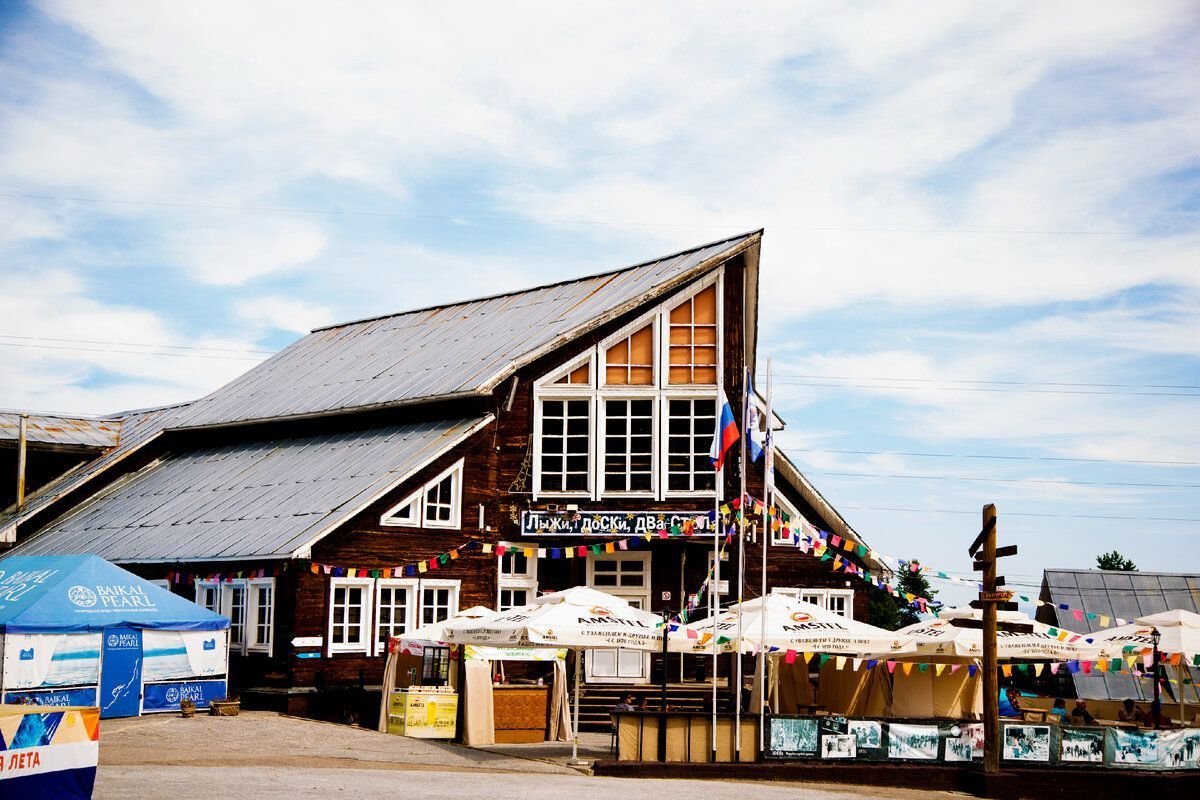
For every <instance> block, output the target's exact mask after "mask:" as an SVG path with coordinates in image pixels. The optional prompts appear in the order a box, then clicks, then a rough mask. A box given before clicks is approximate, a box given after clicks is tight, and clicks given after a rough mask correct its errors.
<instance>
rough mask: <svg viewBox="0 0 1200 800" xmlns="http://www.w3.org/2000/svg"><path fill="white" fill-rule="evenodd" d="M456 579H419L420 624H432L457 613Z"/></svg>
mask: <svg viewBox="0 0 1200 800" xmlns="http://www.w3.org/2000/svg"><path fill="white" fill-rule="evenodd" d="M458 588H459V582H458V581H440V580H424V581H421V624H422V625H432V624H433V623H435V622H442V621H443V620H447V619H450V618H451V617H453V616H454V615H455V614H457V613H458Z"/></svg>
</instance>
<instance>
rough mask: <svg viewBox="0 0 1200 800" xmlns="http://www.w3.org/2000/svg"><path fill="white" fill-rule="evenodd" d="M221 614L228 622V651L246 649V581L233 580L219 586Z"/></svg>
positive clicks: (243, 650)
mask: <svg viewBox="0 0 1200 800" xmlns="http://www.w3.org/2000/svg"><path fill="white" fill-rule="evenodd" d="M220 594H221V613H222V614H223V615H225V618H226V619H228V620H229V649H230V650H232V651H235V652H236V651H242V652H245V649H246V581H245V580H241V579H238V580H233V581H225V582H224V583H222V584H221V592H220Z"/></svg>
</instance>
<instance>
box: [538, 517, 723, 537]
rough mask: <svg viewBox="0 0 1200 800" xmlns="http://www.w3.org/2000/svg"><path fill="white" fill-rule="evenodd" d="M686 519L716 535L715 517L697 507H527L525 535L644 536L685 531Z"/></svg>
mask: <svg viewBox="0 0 1200 800" xmlns="http://www.w3.org/2000/svg"><path fill="white" fill-rule="evenodd" d="M684 523H687V526H688V527H689V528H690V529H691V531H692V534H693V535H695V536H710V535H712V530H713V525H712V521H711V520H710V519H709V518H708V517H707V516H706V515H704V514H703V513H698V512H695V511H585V512H581V513H578V514H575V513H572V514H562V513H551V512H549V511H525V512H523V513H522V514H521V535H522V536H641V535H645V534H647V533H652V534H658V532H659V531H662V530H666V531H668V532H670V531H671V529H672V528H675V529H676V533H679V532H682V531H683V529H684Z"/></svg>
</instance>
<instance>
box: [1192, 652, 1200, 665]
mask: <svg viewBox="0 0 1200 800" xmlns="http://www.w3.org/2000/svg"><path fill="white" fill-rule="evenodd" d="M1192 666H1193V667H1200V653H1196V655H1194V656H1192Z"/></svg>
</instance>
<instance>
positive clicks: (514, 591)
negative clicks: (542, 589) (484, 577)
mask: <svg viewBox="0 0 1200 800" xmlns="http://www.w3.org/2000/svg"><path fill="white" fill-rule="evenodd" d="M537 563H538V562H537V559H536V558H527V557H526V556H525V553H524V552H522V551H521V548H512V549H510V550H508V551H507V552H506V553H505V554H504V555H503V556H501V557H500V559H499V569H500V608H499V610H500V611H507V610H508V609H510V608H518V607H520V606H525V605H529V604H530V603H532V602H533V601H534V598H536V597H537V587H538V581H537Z"/></svg>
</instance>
